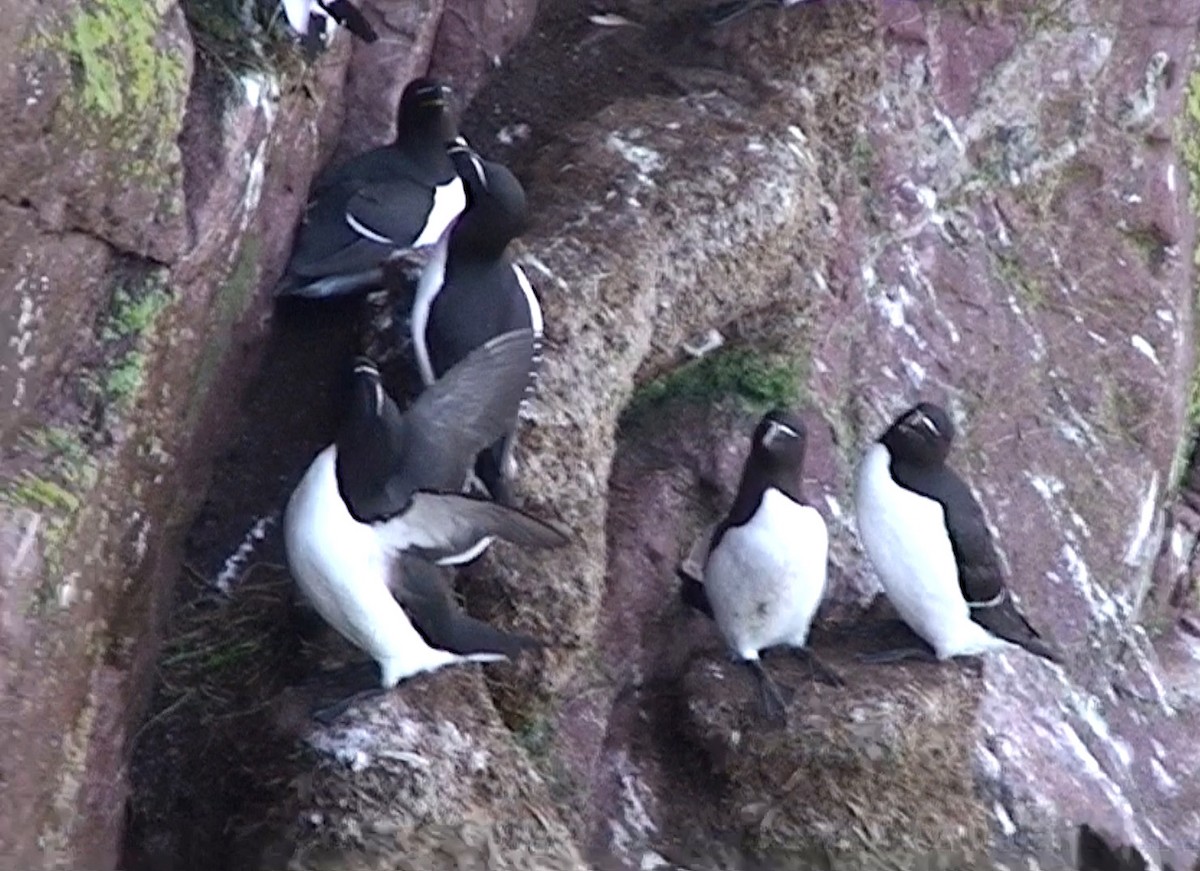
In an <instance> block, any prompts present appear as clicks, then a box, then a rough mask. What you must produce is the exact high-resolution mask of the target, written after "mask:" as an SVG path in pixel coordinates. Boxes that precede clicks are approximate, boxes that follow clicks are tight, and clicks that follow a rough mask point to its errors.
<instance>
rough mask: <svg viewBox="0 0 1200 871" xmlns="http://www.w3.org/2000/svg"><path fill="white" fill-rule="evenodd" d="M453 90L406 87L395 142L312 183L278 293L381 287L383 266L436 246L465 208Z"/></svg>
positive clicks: (421, 82)
mask: <svg viewBox="0 0 1200 871" xmlns="http://www.w3.org/2000/svg"><path fill="white" fill-rule="evenodd" d="M449 95H450V90H449V88H447V87H446V86H445V85H442V84H440V83H438V82H435V81H433V80H431V79H415V80H413V81H412V82H409V83H408V85H407V86H406V87H405V88H404V93H403V95H401V97H400V109H399V114H398V120H397V123H396V139H395V141H394V142H393V143H392V144H390V145H385V146H382V147H380V148H375V149H372V150H371V151H368V152H366V153H364V154H360V155H359V156H358V157H355V158H352V159H351V160H349V161H347V162H346V163H344V164H342V165H340V166H338V167H337V168H335V169H334V170H333V171H331V172H330V173H328V174H327V175H325V176H323V177H322V178H321V179H320V180H318V182H317V183H316V185H315V186H314V188H313V191H312V194H311V196H310V199H309V203H308V206H307V208H306V210H305V213H304V219H303V220H302V222H301V224H300V228H299V230H298V231H297V233H296V241H295V244H294V246H293V248H292V256H291V260H290V261H289V262H288V265H287V269H286V270H285V271H284V274H283V277H282V278H281V279H280V281H279V283H278V284H277V285H276V287H275V294H276V296H302V297H311V298H321V297H330V296H339V295H342V294H347V293H353V292H356V291H361V290H367V289H370V288H372V287H375V286H378V285H379V284H380V282H381V281H382V280H383V271H382V269H381V264H382V263H383V262H384V261H385V260H389V259H391V258H393V257H397V256H399V255H401V254H403V253H404V252H406V251H410V250H413V249H418V248H425V247H427V246H430V245H433V244H435V243H436V242H437V241H438V240H439V239H441V238H442V236H443V235H444V234H445V232H446V230H447V228H449V226H450V224H451V223H452V222H453V221H454V220H455V218H457V217H458V216H459V214H460V213H461V212H462V210H463V209H464V208H465V207H466V202H467V200H466V190H465V188H464V187H463V182H462V179H461V178H459V176H458V172H457V171H456V170H455V168H454V163H453V162H452V161H451V159H450V155H449V154H448V153H447V147H448V146H449V145H450V144H451V143H452V142H453V141H454V140H455V138H456V136H457V128H456V125H455V122H454V119H453V117H451V114H450V111H449V106H448V100H449Z"/></svg>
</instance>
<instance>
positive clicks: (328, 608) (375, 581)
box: [284, 445, 462, 687]
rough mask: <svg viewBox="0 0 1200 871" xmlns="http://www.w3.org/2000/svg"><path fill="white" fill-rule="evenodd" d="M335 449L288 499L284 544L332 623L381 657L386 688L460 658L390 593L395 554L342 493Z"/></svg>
mask: <svg viewBox="0 0 1200 871" xmlns="http://www.w3.org/2000/svg"><path fill="white" fill-rule="evenodd" d="M336 451H337V448H336V447H335V446H334V445H330V446H329V447H327V448H325V450H323V451H322V452H321V453H320V454H318V455H317V458H316V459H315V460H313V462H312V465H311V466H309V468H308V471H307V472H306V473H305V475H304V478H303V479H301V481H300V484H299V486H297V488H296V490H295V492H294V493H292V497H291V499H290V500H288V506H287V511H286V513H285V515H284V544H285V547H286V549H287V559H288V566H289V567H290V569H291V573H292V577H293V578H294V579H295V581H296V583H297V584H298V585H299V587H300V589H301V591H302V592H303V593H304V595H305V597H306V598H307V599H308V600H309V601H310V602H311V603H312V605H313V607H314V608H316V610H317V613H319V614H320V615H321V616H322V617H323V618H324V619H325V620H326V622H328V623H329V625H331V626H332V627H333V628H334V629H336V630H337V631H338V632H340V633H341V634H342V635H343V636H344V637H345V638H346V639H347V640H349V641H350V642H351V643H353V644H355V645H357V646H358V647H360V648H362V649H363V650H365V651H366V652H367V653H369V654H370V655H371V656H372V657H373V658H374V659H375V660H376V661H377V662H378V663H379V665H380V668H381V670H382V673H383V679H382V683H383V685H384V686H385V687H392V686H395V685H396V683H397V682H399V681H400V680H403V679H404V678H406V677H409V676H410V675H413V674H416V673H417V672H421V671H429V670H432V669H435V668H440V667H441V666H443V665H448V664H450V663H452V662H456V661H459V660H460V659H461V658H462V657H459V656H457V655H455V654H453V653H447V652H446V651H442V650H435V649H433V648H431V647H429V646H428V645H427V644H426V643H425V640H424V639H423V638H422V637H421V636H420V634H419V633H418V632H417V631H416V629H415V628H413V625H412V623H411V622H410V621H409V619H408V615H406V614H405V613H404V610H403V609H402V608H401V607H400V605H399V604H398V603H397V602H396V600H395V599H394V598H393V597H392V594H391V592H390V591H389V590H388V584H387V581H388V571H389V567H390V564H391V563H390V557H389V556H388V554H387V552H386V551H385V550H384V548H383V547H382V546H381V544H380V541H379V539H378V537H377V536H376V534H375V532H374V530H372V529H371V527H369V526H367V525H366V524H363V523H359V522H358V521H357V520H355V519H354V518H353V517H351V516H350V513H349V511H347V510H346V506H345V503H343V502H342V499H341V496H340V495H339V494H338V491H337V479H336V476H335V473H334V461H335V457H336V455H337V454H336Z"/></svg>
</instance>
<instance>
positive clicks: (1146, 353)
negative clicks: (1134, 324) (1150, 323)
mask: <svg viewBox="0 0 1200 871" xmlns="http://www.w3.org/2000/svg"><path fill="white" fill-rule="evenodd" d="M1129 341H1130V343H1131V344H1132V345H1133V347H1134V349H1135V350H1137V352H1138V353H1139V354H1141V355H1142V356H1143V357H1145V358H1146V359H1147V360H1149V361H1150V362H1151V363H1153V364H1154V366H1155V368H1158V369H1161V368H1162V363H1160V362H1159V361H1158V354H1157V353H1155V351H1154V346H1153V345H1151V344H1150V343H1149V342H1147V341H1146V340H1145V339H1143V338H1142V337H1141V336H1137V335H1134V336H1130V338H1129Z"/></svg>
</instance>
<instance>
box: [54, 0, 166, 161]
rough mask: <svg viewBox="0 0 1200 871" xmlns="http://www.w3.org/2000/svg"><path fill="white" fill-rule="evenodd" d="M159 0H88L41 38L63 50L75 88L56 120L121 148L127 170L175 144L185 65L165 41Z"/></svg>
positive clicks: (157, 158)
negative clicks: (68, 18)
mask: <svg viewBox="0 0 1200 871" xmlns="http://www.w3.org/2000/svg"><path fill="white" fill-rule="evenodd" d="M171 5H172V4H170V3H169V2H166V0H152V2H146V0H89V2H85V3H84V4H83V5H82V6H81V7H80V8H79V9H78V10H77V11H76V12H75V14H74V16H73V17H72V18H71V19H70V20H69V21H67V22H65V25H64V26H63V27H62V29H61V30H60V31H59V32H58V33H55V34H53V35H50V36H45V37H43V38H42V40H41V42H42V43H43V45H44V46H45V47H47V48H49V49H51V50H54V51H56V52H58V53H60V54H62V55H64V56H65V57H66V59H67V60H68V62H69V63H70V65H71V69H72V72H73V73H74V80H75V88H74V90H73V92H72V93H71V94H69V95H68V97H67V99H66V100H64V102H63V104H62V105H61V106H60V111H59V117H58V122H59V124H60V126H61V127H62V129H63V130H65V131H67V132H68V133H71V134H74V135H76V136H78V137H79V138H83V139H85V140H90V141H93V142H96V143H97V144H99V145H105V146H108V147H110V148H112V149H113V150H114V151H119V152H123V153H124V156H125V157H126V162H125V163H124V164H123V168H124V171H126V172H128V173H129V174H130V175H131V176H133V177H138V176H145V175H147V174H151V173H153V172H154V171H155V169H156V167H157V166H158V164H159V163H160V162H161V161H162V160H163V159H164V158H165V157H166V150H167V149H168V148H174V141H175V132H176V130H177V128H178V126H179V123H180V121H181V119H182V116H183V104H184V100H185V99H186V96H187V85H188V82H187V77H188V66H187V63H186V62H185V56H184V55H183V53H182V52H181V51H180V48H179V46H174V45H170V44H164V42H165V41H164V39H163V37H162V32H163V30H164V28H163V18H164V15H165V14H166V13H167V11H168V10H169V9H170V8H171Z"/></svg>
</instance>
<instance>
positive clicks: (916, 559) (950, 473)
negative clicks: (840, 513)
mask: <svg viewBox="0 0 1200 871" xmlns="http://www.w3.org/2000/svg"><path fill="white" fill-rule="evenodd" d="M953 441H954V424H953V423H952V422H951V420H950V416H949V415H948V414H946V411H945V410H944V409H943V408H941V407H940V406H937V405H934V404H933V403H930V402H921V403H919V404H917V405H915V406H913V407H912V408H910V409H908V410H907V411H905V412H904V413H903V414H901V415H900V416H899V417H897V418H896V419H895V420H894V421H893V422H892V424H891V426H889V427H888V429H887V431H886V432H885V433H884V434H883V435H882V436H881V437H880V438H879V440H878V441H876V442H875V443H874V444H872V445H871V446H870V447H869V448H868V449H867V451H866V455H865V456H864V457H863V460H862V463H861V464H860V466H859V469H858V475H857V482H856V486H855V513H856V514H857V522H858V534H859V538H860V539H861V540H862V543H863V547H864V548H865V549H866V552H867V555H868V557H869V558H870V560H871V563H872V564H873V565H874V566H875V571H876V572H877V573H878V574H879V579H880V581H881V582H882V584H883V589H884V592H886V593H887V597H888V600H889V601H890V602H891V603H892V605H893V606H894V607H895V608H896V611H897V612H898V613H899V614H900V616H901V617H902V618H903V619H904V621H905V622H906V623H908V625H909V626H910V627H912V629H913V630H914V631H915V632H916V633H917V634H918V635H920V636H921V637H922V638H924V639H925V641H927V642H928V643H929V645H930V646H931V647H932V648H933V650H934V653H935V655H936V656H937V658H938V659H947V658H949V657H953V656H974V655H978V654H982V653H987V652H988V651H992V650H1004V649H1011V647H1012V645H1014V644H1016V645H1020V646H1021V647H1024V648H1025V649H1026V650H1028V651H1030V652H1031V653H1036V654H1038V655H1039V656H1044V657H1046V658H1047V659H1051V660H1054V661H1058V655H1057V654H1056V653H1055V651H1054V650H1053V649H1052V648H1051V647H1050V645H1048V644H1047V643H1046V642H1045V641H1043V640H1042V639H1041V637H1040V636H1039V635H1038V633H1037V632H1036V631H1035V630H1034V629H1033V627H1032V626H1030V625H1029V623H1028V622H1027V621H1026V620H1025V618H1024V617H1022V616H1021V614H1020V613H1019V612H1018V611H1017V609H1016V606H1015V605H1014V604H1013V601H1012V598H1011V596H1010V594H1009V592H1008V589H1007V588H1006V587H1005V584H1004V575H1003V572H1002V570H1001V567H1000V559H999V557H998V556H997V554H996V549H995V546H994V544H993V542H992V534H991V532H990V531H989V529H988V526H987V523H986V521H985V520H984V516H983V510H982V509H981V508H980V506H979V503H978V502H976V501H975V497H974V496H973V495H972V494H971V490H970V488H968V487H967V485H966V483H964V481H963V480H962V478H960V477H959V476H958V475H957V474H955V472H954V470H953V469H951V468H950V467H949V466H947V465H946V457H947V456H948V455H949V453H950V446H951V444H952V442H953ZM922 655H923V656H928V651H925V650H921V649H916V648H904V649H900V650H894V651H885V652H883V653H879V654H874V655H871V656H868V657H866V658H867V659H870V660H873V661H891V660H895V659H903V658H906V657H909V656H922Z"/></svg>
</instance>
